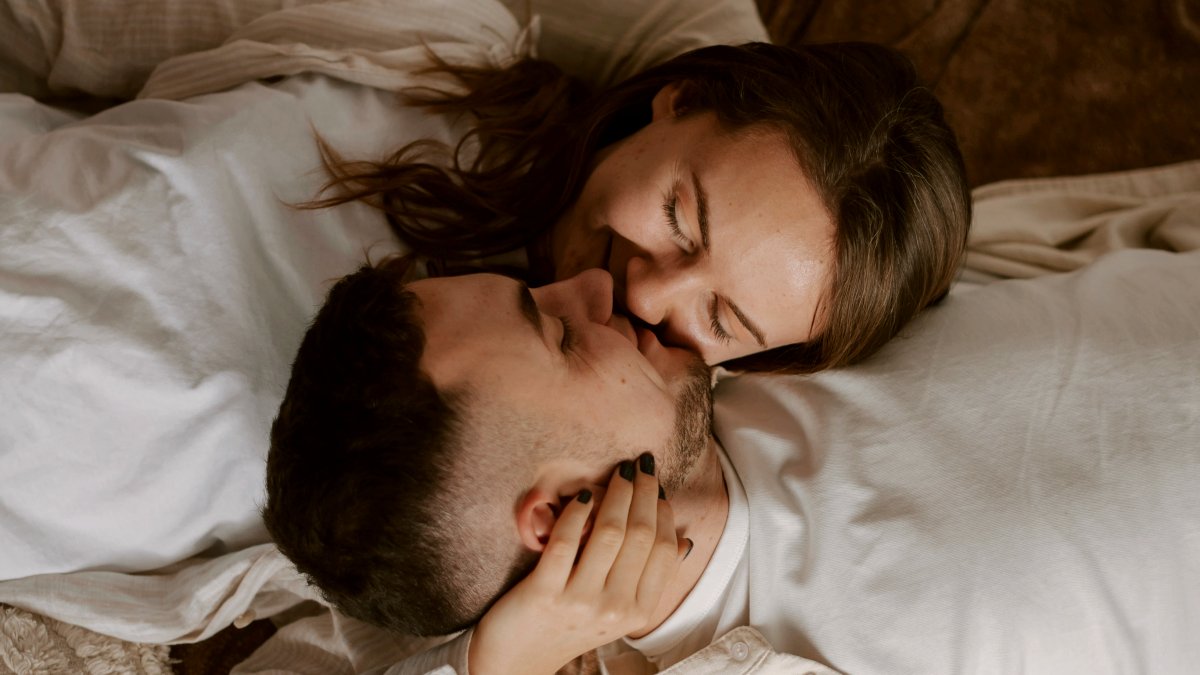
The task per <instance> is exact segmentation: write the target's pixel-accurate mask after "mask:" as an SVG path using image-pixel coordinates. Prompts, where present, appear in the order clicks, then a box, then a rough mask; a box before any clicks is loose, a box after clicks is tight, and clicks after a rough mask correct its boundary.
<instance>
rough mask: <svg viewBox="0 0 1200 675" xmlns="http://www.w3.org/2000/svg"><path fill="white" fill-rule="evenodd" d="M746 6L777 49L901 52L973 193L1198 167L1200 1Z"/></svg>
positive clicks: (772, 0) (816, 1)
mask: <svg viewBox="0 0 1200 675" xmlns="http://www.w3.org/2000/svg"><path fill="white" fill-rule="evenodd" d="M757 2H758V6H759V10H760V12H761V13H762V16H763V19H764V21H765V22H766V24H767V29H768V31H770V33H771V36H772V38H773V39H774V40H775V41H776V42H780V43H787V44H797V43H800V42H829V41H839V40H865V41H870V42H881V43H883V44H887V45H890V46H892V47H895V48H897V49H899V50H900V51H902V52H904V53H905V54H906V55H907V56H908V57H909V58H911V59H912V60H913V62H914V63H916V65H917V69H918V71H919V72H920V73H921V75H922V77H923V78H924V79H925V81H926V83H928V84H929V85H930V86H932V87H933V89H934V91H935V93H936V94H937V95H938V97H939V98H940V99H941V100H942V102H943V103H944V104H945V106H946V109H947V114H948V116H949V119H950V122H951V124H952V125H953V126H954V128H955V130H956V131H957V132H958V135H959V140H960V143H961V145H962V148H963V154H964V155H965V156H966V161H967V169H968V173H969V177H970V180H971V183H972V184H973V185H979V184H982V183H988V182H992V181H996V180H1000V179H1004V178H1024V177H1037V176H1052V175H1063V174H1080V173H1097V172H1103V171H1117V170H1122V169H1132V168H1136V167H1141V166H1153V165H1158V164H1167V163H1171V162H1177V161H1182V160H1187V159H1196V158H1200V0H1132V1H1130V2H1122V1H1120V0H1098V1H1093V2H1083V1H1082V0H1077V1H1075V2H1071V1H1070V0H838V1H837V2H822V1H821V0H757Z"/></svg>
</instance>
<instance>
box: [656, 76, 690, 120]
mask: <svg viewBox="0 0 1200 675" xmlns="http://www.w3.org/2000/svg"><path fill="white" fill-rule="evenodd" d="M684 86H685V85H684V84H683V83H681V82H672V83H671V84H668V85H666V86H664V87H663V88H662V89H659V90H658V93H657V94H655V95H654V100H653V101H651V102H650V115H651V116H650V119H651V120H652V121H658V120H660V119H666V118H670V117H679V116H680V115H682V114H683V113H685V112H687V107H686V106H685V105H683V98H682V95H683V93H684Z"/></svg>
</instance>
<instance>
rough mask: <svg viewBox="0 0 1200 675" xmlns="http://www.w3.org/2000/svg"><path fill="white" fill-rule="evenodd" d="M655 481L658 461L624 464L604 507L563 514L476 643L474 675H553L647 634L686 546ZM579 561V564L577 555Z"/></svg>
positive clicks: (574, 504) (580, 503)
mask: <svg viewBox="0 0 1200 675" xmlns="http://www.w3.org/2000/svg"><path fill="white" fill-rule="evenodd" d="M661 496H662V492H661V490H660V489H659V487H658V479H657V478H655V476H654V458H653V456H651V455H649V454H646V455H642V456H641V457H639V458H638V460H637V461H636V462H622V463H621V465H620V466H618V467H617V471H616V472H614V473H613V477H612V479H611V480H610V481H609V485H608V490H607V493H606V494H605V496H604V499H603V502H602V503H601V504H599V505H598V506H595V508H596V509H598V510H597V512H596V518H595V524H594V526H593V527H592V531H591V535H590V537H589V539H588V541H587V544H586V546H584V547H583V553H582V555H579V548H580V542H581V541H582V539H583V534H584V530H585V527H586V524H587V522H588V515H589V514H590V513H591V511H592V508H593V505H594V502H593V500H592V499H591V497H592V493H591V492H590V491H588V490H584V491H583V492H580V493H579V495H578V496H577V497H576V498H575V499H573V500H571V502H570V503H569V504H567V506H566V507H565V508H564V509H563V511H562V514H561V515H560V516H559V518H558V521H557V522H556V523H555V525H554V529H553V531H551V533H550V539H549V541H548V542H547V543H546V548H545V550H544V551H543V552H542V557H541V560H539V561H538V564H537V567H535V568H534V569H533V571H532V572H530V573H529V576H527V577H525V579H523V580H522V581H521V582H520V583H518V584H517V585H516V586H514V587H513V588H512V590H510V591H509V592H508V593H506V594H504V596H503V597H501V598H500V599H499V600H497V601H496V604H495V605H492V607H491V609H489V610H488V612H487V614H485V615H484V616H483V618H482V619H481V620H480V621H479V625H478V626H476V628H475V634H474V635H473V636H472V638H471V647H470V652H469V656H468V659H469V668H470V672H471V675H508V674H509V673H530V674H536V673H547V674H549V673H554V672H555V671H557V670H558V669H559V668H561V667H562V666H564V665H566V664H567V663H568V662H570V661H571V660H572V659H574V658H575V657H577V656H579V655H581V654H585V653H587V652H589V651H591V650H592V649H595V648H596V647H600V646H602V645H605V644H608V643H609V642H611V641H613V640H615V639H617V638H619V637H621V636H624V635H627V634H629V633H632V632H634V631H637V630H639V629H642V628H645V627H646V624H647V622H648V621H649V620H650V617H651V615H652V613H653V612H654V609H655V608H656V607H657V606H658V601H659V598H660V597H661V596H662V594H663V591H664V590H665V589H666V587H667V584H668V583H669V582H670V580H671V579H672V578H673V577H674V576H675V574H676V572H678V570H679V563H680V562H682V560H683V558H684V556H685V554H686V551H687V547H686V546H685V545H681V543H680V541H679V539H678V538H677V537H676V534H675V518H674V515H673V514H672V513H671V507H670V505H668V504H667V501H666V499H665V498H660V497H661ZM577 557H578V562H576V558H577Z"/></svg>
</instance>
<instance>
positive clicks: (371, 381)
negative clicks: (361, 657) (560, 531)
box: [262, 259, 532, 635]
mask: <svg viewBox="0 0 1200 675" xmlns="http://www.w3.org/2000/svg"><path fill="white" fill-rule="evenodd" d="M406 267H407V265H406V264H405V263H404V261H403V260H401V259H393V260H389V261H385V262H384V263H382V264H380V265H378V266H364V267H362V268H361V269H359V270H358V271H357V272H355V273H354V274H351V275H349V276H347V277H345V278H343V279H341V280H340V281H338V283H337V284H336V285H335V286H334V287H333V288H332V289H331V290H330V292H329V295H328V298H327V300H326V302H325V304H324V306H323V307H322V308H321V310H320V312H319V313H318V314H317V316H316V318H315V319H314V320H313V323H312V325H311V327H310V328H309V330H308V332H307V334H306V335H305V336H304V340H303V342H302V343H301V345H300V349H299V352H298V353H297V355H296V359H295V361H294V363H293V365H292V377H291V381H290V382H289V383H288V387H287V393H286V395H285V396H284V399H283V403H282V404H281V405H280V408H279V414H278V416H277V417H276V419H275V422H274V424H273V425H272V427H271V448H270V453H269V455H268V457H267V504H266V506H265V507H264V508H263V513H262V515H263V519H264V521H265V522H266V526H267V530H268V531H269V532H270V533H271V536H272V537H273V538H274V540H275V542H276V544H277V545H278V546H279V549H280V551H282V552H283V554H284V555H286V556H287V557H288V558H289V559H291V560H292V562H294V563H295V565H296V567H297V568H298V569H299V570H300V571H301V572H302V573H304V574H305V575H306V576H307V577H308V578H309V580H310V581H311V582H312V583H313V584H314V585H316V586H317V587H318V588H319V589H320V590H321V591H322V593H323V594H324V596H325V598H326V599H327V600H329V602H330V603H331V604H333V605H334V606H335V607H336V608H338V609H339V610H340V611H341V612H343V613H344V614H347V615H349V616H352V617H355V618H357V619H361V620H363V621H367V622H369V623H372V624H375V625H377V626H380V627H384V628H388V629H392V630H397V631H401V632H404V633H408V634H413V635H441V634H445V633H450V632H453V631H455V630H459V629H462V628H464V627H466V626H468V625H471V624H472V623H474V622H476V621H477V620H478V619H479V617H480V616H481V615H482V613H483V612H484V611H485V610H486V609H487V607H488V606H490V604H491V602H492V601H493V600H494V599H495V598H496V597H498V596H499V595H500V594H501V593H502V592H503V591H504V590H506V589H507V588H508V587H510V586H511V585H512V584H513V583H515V581H516V580H517V579H519V578H520V577H521V576H523V575H524V573H525V571H526V570H527V569H528V568H529V566H530V565H531V564H532V558H531V554H528V553H527V552H523V551H521V550H519V549H514V547H513V545H512V541H511V540H510V539H508V538H506V537H505V536H503V533H502V528H499V527H497V524H496V523H494V522H480V521H481V520H486V516H483V517H481V516H479V515H478V514H474V515H471V516H470V517H468V516H467V514H466V512H467V511H470V510H471V508H472V507H471V504H472V497H476V498H478V497H480V495H479V494H475V495H472V493H471V490H472V488H471V485H472V484H474V485H476V486H479V485H480V483H481V482H482V483H483V486H482V487H480V488H479V489H482V490H487V489H488V487H487V486H488V484H489V482H488V481H486V480H484V481H480V478H481V477H480V476H478V475H477V472H476V471H473V470H472V469H471V466H470V465H473V464H474V462H472V461H471V460H469V459H464V446H467V445H470V444H471V442H470V441H469V440H468V439H467V437H468V436H469V430H470V429H469V427H470V425H469V424H467V423H466V422H465V421H464V414H463V410H464V409H465V402H466V400H467V399H469V398H470V396H469V394H467V393H466V392H461V391H458V392H455V391H449V392H447V391H442V392H439V391H438V389H437V387H436V386H435V385H434V383H433V382H432V380H430V378H429V377H428V376H427V375H426V374H425V373H423V372H422V371H421V367H420V362H421V355H422V353H423V352H424V349H425V335H424V329H423V326H422V324H421V322H420V317H419V315H418V313H417V310H418V309H419V307H420V300H419V299H418V298H417V296H416V295H414V294H413V293H412V292H411V291H409V290H406V289H405V287H404V284H403V278H404V274H405V270H406ZM492 482H493V483H494V482H496V481H492ZM501 482H503V481H501ZM512 482H513V481H511V480H510V481H509V483H512ZM476 503H478V502H476ZM510 520H511V518H510ZM480 526H486V527H492V528H494V529H500V530H501V531H500V532H495V533H494V534H493V535H492V536H491V537H488V536H487V534H486V533H485V534H483V535H481V534H480V533H479V527H480ZM505 560H509V561H515V562H514V564H513V565H512V566H511V567H506V566H505V564H504V561H505Z"/></svg>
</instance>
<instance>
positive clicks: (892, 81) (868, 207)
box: [309, 43, 971, 372]
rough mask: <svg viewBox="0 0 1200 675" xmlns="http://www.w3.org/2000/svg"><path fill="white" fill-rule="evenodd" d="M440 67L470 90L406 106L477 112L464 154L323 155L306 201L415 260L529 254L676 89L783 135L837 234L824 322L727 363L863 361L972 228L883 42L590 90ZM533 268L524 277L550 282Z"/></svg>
mask: <svg viewBox="0 0 1200 675" xmlns="http://www.w3.org/2000/svg"><path fill="white" fill-rule="evenodd" d="M434 68H435V69H438V70H443V71H446V72H448V73H450V74H451V75H453V76H454V77H456V78H457V79H458V80H459V81H460V82H461V83H462V84H463V85H464V88H465V90H466V92H467V93H464V94H451V93H446V92H430V91H420V92H410V93H409V100H410V102H411V103H413V104H416V105H422V106H426V107H428V108H430V109H432V110H434V111H437V112H442V113H450V114H468V115H471V116H472V117H473V118H474V121H475V123H474V125H473V128H472V130H471V131H470V132H469V133H468V134H467V135H466V136H465V137H464V138H463V140H462V141H461V142H460V143H459V144H458V146H457V147H455V148H445V147H444V146H442V145H440V144H437V143H434V142H431V141H417V142H414V143H410V144H408V145H406V146H405V147H403V148H401V149H400V150H399V151H397V152H396V153H394V154H392V155H391V156H390V157H388V158H386V159H385V160H383V161H381V162H348V161H343V160H342V159H341V158H339V157H338V156H337V155H336V153H334V152H333V151H332V150H331V149H330V148H328V147H325V146H322V148H323V152H324V155H325V160H326V166H327V167H328V169H329V171H330V174H331V176H332V178H331V180H330V182H329V183H328V185H327V186H326V187H327V188H328V189H333V191H334V194H333V195H332V196H330V197H328V198H325V199H320V200H317V201H314V202H312V203H311V204H309V206H314V207H324V206H331V205H334V204H339V203H343V202H347V201H351V200H355V199H363V200H365V201H367V202H369V203H372V204H374V205H376V206H377V207H379V208H380V209H382V210H383V211H384V213H385V214H386V216H387V219H388V222H389V223H390V224H391V227H392V229H393V230H394V231H395V233H396V234H397V236H399V237H400V239H401V240H402V241H404V242H405V243H407V244H408V245H409V246H410V247H411V248H412V250H413V251H414V253H416V254H418V255H420V256H425V257H428V258H434V259H440V260H444V261H447V262H448V263H450V264H453V263H462V262H467V261H474V260H477V259H478V258H481V257H484V256H489V255H494V254H498V253H502V252H506V251H510V250H514V249H518V248H521V247H525V246H530V247H533V246H535V245H536V244H537V242H538V239H539V237H541V236H542V235H543V234H545V233H546V232H548V231H549V229H550V228H551V227H552V225H553V224H554V223H555V222H556V220H557V219H558V218H559V216H560V215H561V214H562V212H563V211H564V210H565V209H566V208H567V207H568V206H570V205H571V204H572V203H573V202H574V201H575V199H576V198H577V197H578V195H579V193H580V191H581V190H582V187H583V184H584V182H585V181H586V180H587V177H588V173H589V171H590V168H591V164H592V160H593V157H594V156H595V154H596V152H597V151H598V150H599V149H600V148H603V147H604V146H605V145H608V144H609V143H612V142H615V141H618V140H620V139H622V138H624V137H626V136H628V135H630V134H632V133H634V132H636V131H637V130H638V129H640V128H641V127H643V126H645V125H646V124H648V123H649V122H650V103H651V101H652V99H653V98H654V95H655V94H657V93H658V92H659V91H660V90H661V89H662V88H663V87H664V86H666V85H668V84H673V83H674V84H679V85H681V95H680V98H679V99H678V100H677V104H678V106H679V107H681V108H682V109H684V110H685V111H686V113H685V114H696V113H700V112H712V113H715V115H716V117H717V119H718V120H719V122H720V123H721V125H722V127H723V128H724V129H726V130H727V131H729V132H737V131H739V130H744V129H747V128H749V127H751V126H758V125H765V126H767V127H768V128H774V129H777V130H780V131H782V132H783V134H784V135H785V136H786V137H787V138H788V139H789V141H790V144H791V147H792V150H793V152H794V153H795V156H796V159H797V161H798V163H799V164H800V166H801V167H802V168H803V169H804V170H805V171H806V173H807V174H808V175H809V177H810V178H811V180H812V181H813V183H814V184H815V185H816V187H817V190H818V192H819V193H820V194H821V196H822V198H823V200H824V202H825V206H826V207H827V208H828V209H829V212H830V214H831V215H832V216H833V219H834V222H835V224H836V235H835V243H834V247H835V256H836V262H835V269H834V272H833V275H832V283H831V286H830V288H829V289H828V292H827V293H826V295H825V298H824V302H823V307H822V310H821V311H822V314H823V324H824V325H823V328H822V330H820V331H819V333H818V334H817V335H816V337H814V338H813V339H811V340H809V341H808V342H805V343H802V344H796V345H790V346H785V347H779V348H776V349H772V350H768V351H766V352H762V353H758V354H753V355H750V356H746V357H743V358H739V359H736V360H734V361H731V362H728V363H727V364H726V365H727V366H728V367H730V368H733V369H741V370H763V371H784V372H815V371H818V370H823V369H825V368H831V367H837V366H843V365H848V364H851V363H855V362H857V361H860V360H862V359H863V358H866V357H867V356H869V355H870V354H872V353H874V352H875V351H876V350H878V349H879V348H880V347H881V346H883V344H884V343H886V342H887V341H888V340H889V339H891V337H892V336H894V335H895V334H896V333H897V332H898V331H899V330H900V328H901V327H903V326H904V325H905V324H906V323H907V322H908V321H909V320H910V319H911V318H912V317H913V316H915V315H916V313H917V312H919V311H920V310H921V309H923V308H924V307H926V306H928V305H929V304H931V303H933V302H936V301H937V300H939V299H940V298H941V297H943V296H944V295H945V294H946V292H947V290H948V289H949V286H950V283H951V281H952V280H953V279H954V276H955V274H956V273H957V270H958V266H959V263H960V261H961V259H962V256H963V251H964V248H965V245H966V235H967V229H968V227H969V225H970V218H971V201H970V199H971V198H970V191H969V188H968V185H967V181H966V177H965V168H964V166H963V161H962V156H961V154H960V153H959V150H958V145H957V142H956V141H955V138H954V134H953V132H952V131H951V130H950V128H949V126H948V125H947V124H946V122H945V120H944V118H943V113H942V107H941V104H940V103H939V102H938V101H937V99H936V98H935V97H934V95H933V93H932V92H930V91H929V90H928V89H926V88H925V87H923V86H922V85H921V84H920V83H919V81H918V79H917V77H916V73H915V72H914V70H913V67H912V64H911V63H910V62H909V61H908V60H907V59H906V58H905V57H903V56H902V55H900V54H899V53H897V52H895V51H893V50H891V49H888V48H886V47H883V46H880V45H873V44H866V43H835V44H824V45H807V46H804V47H801V48H791V47H784V46H778V45H771V44H765V43H749V44H745V45H740V46H725V45H720V46H713V47H705V48H702V49H697V50H694V51H691V52H687V53H685V54H682V55H680V56H677V57H675V58H673V59H671V60H669V61H667V62H665V63H662V64H660V65H657V66H654V67H652V68H649V69H647V70H645V71H643V72H642V73H639V74H638V75H635V76H633V77H631V78H629V79H627V80H625V81H624V82H622V83H620V84H618V85H616V86H614V87H612V88H610V89H608V90H605V91H602V92H597V93H592V94H589V92H588V91H587V89H586V87H585V86H584V85H583V84H581V83H580V82H579V81H578V80H576V79H574V78H572V77H570V76H567V75H565V74H563V73H562V72H561V71H560V70H558V69H557V68H556V67H555V66H553V65H551V64H548V63H545V62H541V61H537V60H523V61H519V62H517V63H515V64H514V65H512V66H510V67H508V68H505V69H498V70H497V69H481V68H463V67H456V66H450V65H448V64H446V63H444V62H437V63H436V65H435V66H434ZM536 262H537V261H535V266H534V268H535V271H540V272H541V276H542V278H541V279H537V275H536V273H535V279H537V280H540V281H549V280H550V279H549V278H546V277H547V276H548V275H547V273H546V268H545V266H541V267H539V266H538V265H537V264H536ZM543 262H544V261H543Z"/></svg>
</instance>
